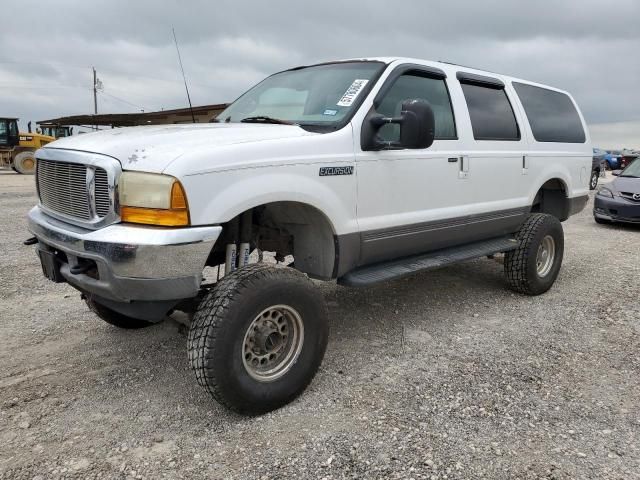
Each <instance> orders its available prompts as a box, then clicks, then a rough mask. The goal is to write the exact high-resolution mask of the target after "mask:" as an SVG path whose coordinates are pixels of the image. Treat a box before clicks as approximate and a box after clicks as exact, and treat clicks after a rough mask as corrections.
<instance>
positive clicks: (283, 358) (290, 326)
mask: <svg viewBox="0 0 640 480" xmlns="http://www.w3.org/2000/svg"><path fill="white" fill-rule="evenodd" d="M303 341H304V325H303V323H302V317H301V316H300V314H299V313H298V312H297V311H296V310H295V309H294V308H293V307H290V306H289V305H273V306H271V307H268V308H265V309H264V310H263V311H262V312H260V313H259V314H258V315H257V316H256V318H254V320H253V321H252V322H251V325H249V328H248V329H247V332H246V333H245V335H244V341H243V342H242V363H243V365H244V368H245V370H246V371H247V373H248V374H249V375H250V376H251V377H252V378H254V379H255V380H258V381H259V382H273V381H274V380H277V379H278V378H280V377H282V376H283V375H284V374H286V373H287V372H288V371H289V370H290V369H291V367H292V366H293V365H294V364H295V363H296V361H297V360H298V356H299V355H300V351H301V350H302V344H303Z"/></svg>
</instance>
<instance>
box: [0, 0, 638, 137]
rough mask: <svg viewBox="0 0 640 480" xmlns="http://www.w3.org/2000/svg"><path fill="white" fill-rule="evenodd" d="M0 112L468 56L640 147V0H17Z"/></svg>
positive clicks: (221, 98) (214, 93) (150, 106)
mask: <svg viewBox="0 0 640 480" xmlns="http://www.w3.org/2000/svg"><path fill="white" fill-rule="evenodd" d="M2 11H3V14H2V16H3V19H5V21H4V22H3V28H2V29H1V30H0V115H7V116H18V117H20V118H21V119H22V125H26V121H27V120H42V119H46V118H52V117H57V116H63V115H72V114H81V113H92V111H93V99H92V92H91V87H92V77H91V76H92V74H91V67H92V66H95V67H96V69H97V71H98V77H99V78H100V80H101V81H102V83H103V85H104V91H103V92H101V93H100V94H99V98H98V103H99V105H98V111H99V112H100V113H117V112H134V111H140V110H141V109H144V110H145V111H152V110H160V109H162V108H165V109H167V108H179V107H184V106H185V105H186V99H185V94H184V87H183V84H182V79H181V76H180V72H179V68H178V63H177V57H176V51H175V47H174V45H173V37H172V34H171V28H172V27H174V28H175V30H176V34H177V36H178V41H179V42H180V49H181V53H182V59H183V63H184V67H185V70H186V74H187V79H188V82H189V86H190V90H191V97H192V101H193V103H194V105H203V104H210V103H222V102H228V101H231V100H233V99H235V98H236V97H237V96H238V95H239V94H240V93H242V92H243V91H244V90H245V89H247V88H248V87H249V86H251V85H252V84H254V83H256V82H257V81H259V80H260V79H262V78H263V77H265V76H266V75H268V74H270V73H273V72H275V71H278V70H281V69H284V68H287V67H291V66H295V65H300V64H308V63H315V62H319V61H325V60H332V59H340V58H350V57H363V56H381V55H388V56H412V57H418V58H426V59H432V60H445V61H449V62H454V63H459V64H462V65H469V66H473V67H477V68H482V69H486V70H491V71H496V72H501V73H505V74H510V75H514V76H518V77H522V78H526V79H528V80H533V81H537V82H541V83H546V84H550V85H554V86H557V87H559V88H563V89H566V90H569V91H570V92H572V93H573V95H574V96H575V98H576V100H577V101H578V104H579V105H580V106H581V108H582V111H583V113H584V115H585V116H586V119H587V122H588V123H589V125H590V129H591V133H592V136H593V139H594V144H598V145H601V146H603V147H637V148H640V24H638V19H640V1H638V0H607V1H605V0H553V1H547V0H538V1H536V2H524V1H519V2H515V1H507V0H505V1H496V0H483V1H477V0H466V1H454V0H447V1H423V0H415V1H410V0H406V1H402V0H396V1H395V2H391V1H389V0H386V1H385V0H367V1H353V0H352V1H345V0H342V1H333V0H323V1H320V2H306V1H294V0H290V1H282V0H269V1H258V0H254V1H242V0H236V1H233V2H227V1H220V0H217V1H185V0H183V1H177V0H174V1H171V0H163V1H158V0H155V1H151V0H127V1H120V0H109V1H104V0H102V1H100V0H93V1H87V0H75V1H72V0H57V1H55V2H48V1H43V0H38V1H31V0H22V1H17V0H8V1H5V2H3V7H2Z"/></svg>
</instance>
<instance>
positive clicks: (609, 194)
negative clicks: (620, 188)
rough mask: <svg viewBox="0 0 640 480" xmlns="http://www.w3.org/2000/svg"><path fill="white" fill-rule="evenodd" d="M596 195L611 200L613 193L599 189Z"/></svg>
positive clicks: (603, 188)
mask: <svg viewBox="0 0 640 480" xmlns="http://www.w3.org/2000/svg"><path fill="white" fill-rule="evenodd" d="M598 195H600V196H602V197H609V198H613V192H612V191H611V190H609V189H608V188H607V187H600V190H598Z"/></svg>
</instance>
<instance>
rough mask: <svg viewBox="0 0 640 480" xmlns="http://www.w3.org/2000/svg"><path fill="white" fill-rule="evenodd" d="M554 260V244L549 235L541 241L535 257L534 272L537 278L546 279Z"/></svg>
mask: <svg viewBox="0 0 640 480" xmlns="http://www.w3.org/2000/svg"><path fill="white" fill-rule="evenodd" d="M555 258H556V242H555V240H554V239H553V237H552V236H551V235H547V236H546V237H544V238H543V239H542V242H540V245H539V246H538V254H537V255H536V270H537V272H538V276H539V277H546V276H547V275H548V274H549V272H550V271H551V267H552V266H553V261H554V260H555Z"/></svg>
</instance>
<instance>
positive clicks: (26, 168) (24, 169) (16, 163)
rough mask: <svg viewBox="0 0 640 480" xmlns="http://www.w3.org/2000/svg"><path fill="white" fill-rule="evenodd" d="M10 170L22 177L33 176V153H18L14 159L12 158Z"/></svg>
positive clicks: (34, 161) (34, 160) (34, 165)
mask: <svg viewBox="0 0 640 480" xmlns="http://www.w3.org/2000/svg"><path fill="white" fill-rule="evenodd" d="M11 168H13V169H14V170H15V171H16V172H18V173H21V174H23V175H33V174H34V173H36V157H35V155H34V153H33V152H20V153H18V154H17V155H16V156H15V157H13V163H12V164H11Z"/></svg>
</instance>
